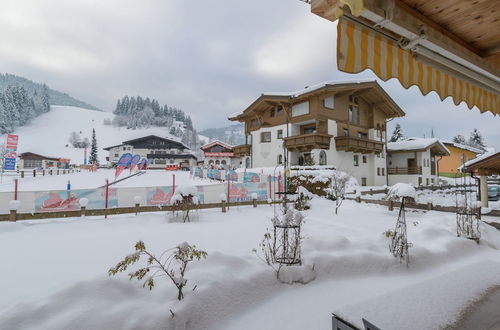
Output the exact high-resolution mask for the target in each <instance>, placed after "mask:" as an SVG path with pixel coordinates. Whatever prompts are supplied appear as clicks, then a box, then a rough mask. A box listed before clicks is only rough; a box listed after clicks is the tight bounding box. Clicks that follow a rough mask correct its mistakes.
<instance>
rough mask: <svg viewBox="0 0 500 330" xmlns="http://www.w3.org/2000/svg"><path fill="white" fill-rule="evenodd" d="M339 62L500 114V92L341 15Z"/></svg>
mask: <svg viewBox="0 0 500 330" xmlns="http://www.w3.org/2000/svg"><path fill="white" fill-rule="evenodd" d="M337 66H338V69H339V70H340V71H344V72H348V73H359V72H361V71H363V70H365V69H371V70H372V71H373V72H374V73H375V74H376V75H377V76H378V77H379V78H381V79H382V80H384V81H386V80H388V79H391V78H397V79H398V80H399V81H400V83H401V84H402V85H403V86H404V87H405V88H409V87H410V86H413V85H416V86H418V87H419V89H420V91H421V92H422V94H424V95H427V94H428V93H429V92H431V91H435V92H436V93H437V94H438V95H439V97H440V98H441V100H444V99H445V98H447V97H448V96H451V97H452V99H453V102H454V103H455V104H456V105H458V104H460V103H461V102H465V103H466V104H467V106H468V107H469V109H471V108H472V107H473V106H476V107H477V108H478V109H479V110H480V111H481V112H485V111H491V112H492V113H493V114H495V115H496V114H500V104H499V102H500V98H499V95H498V92H497V91H495V90H493V89H490V88H488V87H487V86H486V85H483V84H481V83H477V82H476V81H475V80H473V79H468V78H467V76H466V75H463V74H460V73H457V72H456V71H454V70H451V69H449V68H447V67H446V66H443V65H439V64H435V63H432V62H429V61H424V60H423V59H421V58H419V57H418V55H416V56H415V55H414V54H412V52H411V51H410V50H405V49H403V48H401V47H400V46H399V45H398V42H397V41H395V40H393V39H391V38H389V37H387V36H386V35H384V34H382V33H380V32H378V31H376V30H374V29H372V28H370V27H367V26H365V25H362V24H361V23H358V22H355V21H353V20H350V19H349V18H345V17H344V16H342V17H340V18H339V21H338V26H337Z"/></svg>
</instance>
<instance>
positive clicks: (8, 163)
mask: <svg viewBox="0 0 500 330" xmlns="http://www.w3.org/2000/svg"><path fill="white" fill-rule="evenodd" d="M18 142H19V136H17V135H14V134H7V139H6V141H5V155H4V163H3V164H4V165H3V168H4V170H6V171H13V170H15V169H16V157H17V144H18Z"/></svg>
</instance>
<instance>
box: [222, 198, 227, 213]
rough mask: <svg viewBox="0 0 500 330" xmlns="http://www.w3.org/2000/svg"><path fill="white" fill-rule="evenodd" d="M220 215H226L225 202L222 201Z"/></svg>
mask: <svg viewBox="0 0 500 330" xmlns="http://www.w3.org/2000/svg"><path fill="white" fill-rule="evenodd" d="M221 202H222V213H226V201H225V200H222V201H221Z"/></svg>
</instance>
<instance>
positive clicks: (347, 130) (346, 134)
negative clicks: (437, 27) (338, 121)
mask: <svg viewBox="0 0 500 330" xmlns="http://www.w3.org/2000/svg"><path fill="white" fill-rule="evenodd" d="M343 132H344V136H349V129H348V128H344V129H343Z"/></svg>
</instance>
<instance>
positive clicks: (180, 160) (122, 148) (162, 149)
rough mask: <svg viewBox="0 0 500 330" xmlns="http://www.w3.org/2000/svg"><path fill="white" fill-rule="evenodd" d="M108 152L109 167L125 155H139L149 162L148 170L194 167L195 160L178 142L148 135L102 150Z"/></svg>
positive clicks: (188, 150)
mask: <svg viewBox="0 0 500 330" xmlns="http://www.w3.org/2000/svg"><path fill="white" fill-rule="evenodd" d="M104 150H107V151H108V152H109V155H108V157H107V160H108V162H109V164H110V165H111V166H116V164H117V163H118V160H119V159H120V157H121V156H122V155H123V154H125V153H130V154H132V155H140V156H141V157H142V158H147V159H149V160H150V161H151V163H150V165H149V168H158V169H163V168H165V167H166V165H177V166H179V167H180V168H183V169H189V168H191V167H194V166H196V162H197V158H196V156H195V155H193V154H192V153H191V152H190V149H189V147H187V146H186V145H184V144H183V143H181V142H179V141H175V140H172V139H167V138H163V137H160V136H156V135H149V136H145V137H141V138H137V139H133V140H128V141H124V142H123V143H122V144H120V145H115V146H111V147H107V148H104Z"/></svg>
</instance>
